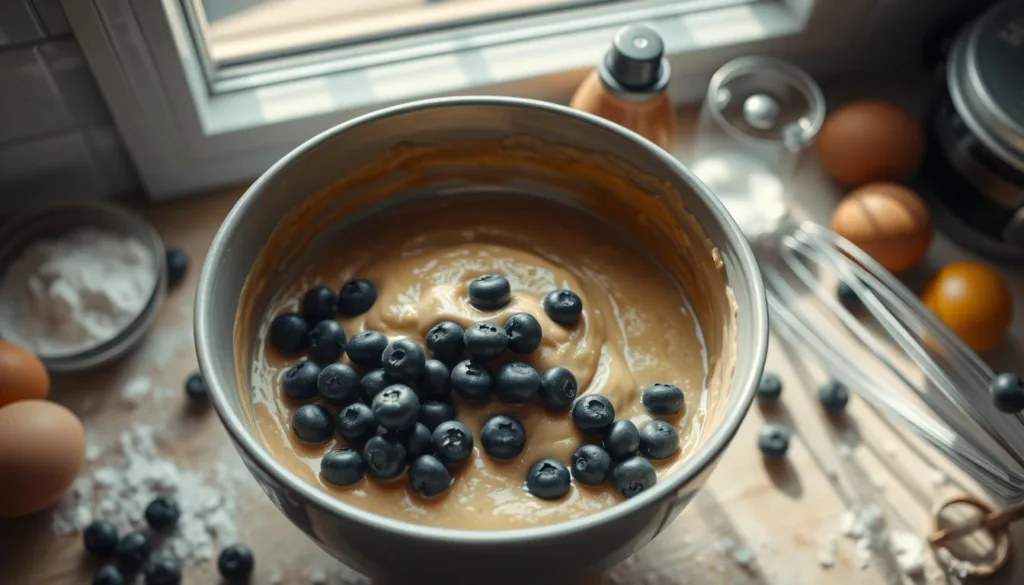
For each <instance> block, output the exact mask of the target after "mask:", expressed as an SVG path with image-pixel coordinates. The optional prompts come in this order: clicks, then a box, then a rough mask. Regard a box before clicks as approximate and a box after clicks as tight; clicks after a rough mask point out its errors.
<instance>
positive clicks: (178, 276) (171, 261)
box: [165, 248, 188, 287]
mask: <svg viewBox="0 0 1024 585" xmlns="http://www.w3.org/2000/svg"><path fill="white" fill-rule="evenodd" d="M165 258H166V262H167V286H169V287H175V286H178V283H180V282H181V281H182V280H184V279H185V274H186V273H187V272H188V253H187V252H185V250H182V249H181V248H167V252H166V254H165Z"/></svg>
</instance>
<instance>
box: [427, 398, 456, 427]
mask: <svg viewBox="0 0 1024 585" xmlns="http://www.w3.org/2000/svg"><path fill="white" fill-rule="evenodd" d="M418 420H419V422H421V423H423V424H424V426H426V427H427V428H428V429H430V431H431V432H433V431H434V429H436V428H437V427H438V425H440V424H441V423H443V422H448V421H450V420H455V407H454V406H452V403H451V402H440V401H435V400H431V401H427V402H423V403H421V404H420V416H419V419H418Z"/></svg>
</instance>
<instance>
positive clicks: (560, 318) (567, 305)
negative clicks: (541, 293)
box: [541, 288, 583, 327]
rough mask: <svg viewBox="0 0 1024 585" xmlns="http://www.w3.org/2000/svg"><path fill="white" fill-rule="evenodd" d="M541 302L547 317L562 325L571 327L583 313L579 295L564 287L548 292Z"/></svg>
mask: <svg viewBox="0 0 1024 585" xmlns="http://www.w3.org/2000/svg"><path fill="white" fill-rule="evenodd" d="M541 304H542V305H543V306H544V312H545V313H547V315H548V317H550V318H551V320H552V321H554V322H555V323H558V324H559V325H561V326H563V327H572V326H573V325H575V324H576V323H577V322H578V321H579V320H580V316H581V315H582V314H583V301H582V300H581V299H580V297H579V295H577V294H576V293H574V292H572V291H571V290H566V289H564V288H562V289H558V290H553V291H551V292H549V293H548V294H547V295H545V297H544V300H543V301H542V302H541Z"/></svg>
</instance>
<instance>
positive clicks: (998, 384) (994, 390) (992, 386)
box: [988, 372, 1024, 414]
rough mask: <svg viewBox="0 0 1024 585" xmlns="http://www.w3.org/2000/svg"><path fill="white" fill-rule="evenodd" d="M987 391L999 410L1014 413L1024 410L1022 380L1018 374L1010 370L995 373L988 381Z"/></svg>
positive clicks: (1023, 384)
mask: <svg viewBox="0 0 1024 585" xmlns="http://www.w3.org/2000/svg"><path fill="white" fill-rule="evenodd" d="M988 391H989V395H990V396H992V402H993V403H994V404H995V405H996V408H998V409H999V410H1000V411H1001V412H1005V413H1007V414H1016V413H1018V412H1021V411H1022V410H1024V381H1022V380H1021V379H1020V376H1018V375H1016V374H1013V373H1010V372H1003V373H1002V374H996V376H995V377H994V378H992V381H991V382H989V385H988Z"/></svg>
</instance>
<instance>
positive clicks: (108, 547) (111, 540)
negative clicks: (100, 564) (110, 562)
mask: <svg viewBox="0 0 1024 585" xmlns="http://www.w3.org/2000/svg"><path fill="white" fill-rule="evenodd" d="M82 542H83V543H84V544H85V550H87V551H89V552H90V553H92V554H94V555H99V556H108V555H110V554H112V553H113V552H114V547H116V546H117V528H115V527H114V525H113V524H111V523H110V522H107V521H106V520H93V521H92V522H91V523H90V524H89V525H88V526H86V527H85V532H83V533H82Z"/></svg>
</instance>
